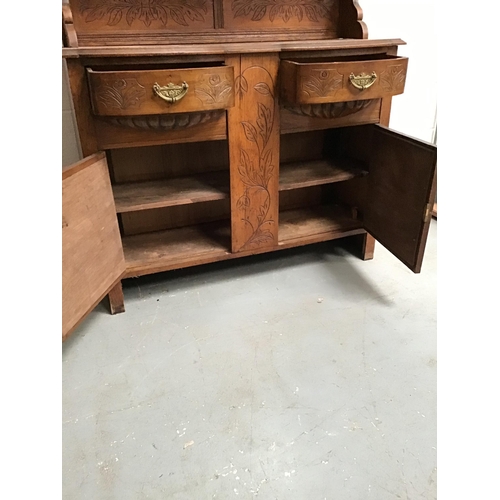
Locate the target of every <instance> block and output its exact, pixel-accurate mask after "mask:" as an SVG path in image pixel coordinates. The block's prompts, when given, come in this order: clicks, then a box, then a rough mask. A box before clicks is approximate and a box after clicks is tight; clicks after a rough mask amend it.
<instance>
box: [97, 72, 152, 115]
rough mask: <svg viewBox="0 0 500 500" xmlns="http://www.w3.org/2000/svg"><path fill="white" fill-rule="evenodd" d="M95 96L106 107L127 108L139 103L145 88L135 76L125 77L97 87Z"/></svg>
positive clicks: (144, 94)
mask: <svg viewBox="0 0 500 500" xmlns="http://www.w3.org/2000/svg"><path fill="white" fill-rule="evenodd" d="M95 96H96V99H97V100H98V101H99V102H100V103H102V104H103V105H104V107H106V108H110V109H113V108H115V109H128V108H133V107H135V106H139V105H140V103H141V102H142V101H143V99H144V97H145V96H146V89H145V88H144V87H143V86H142V85H141V84H140V83H139V82H138V81H137V80H136V79H135V78H127V79H123V80H117V81H116V82H113V84H111V85H102V86H100V87H98V88H97V89H96V91H95Z"/></svg>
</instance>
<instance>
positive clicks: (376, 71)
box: [280, 57, 408, 104]
mask: <svg viewBox="0 0 500 500" xmlns="http://www.w3.org/2000/svg"><path fill="white" fill-rule="evenodd" d="M407 67H408V59H407V58H405V57H393V58H387V59H374V60H368V61H338V62H319V63H316V62H312V63H307V62H296V61H286V60H285V61H282V62H281V68H280V69H281V95H282V97H283V98H284V100H285V101H286V102H288V103H293V104H321V103H329V102H345V101H359V100H369V99H379V98H383V97H390V96H393V95H397V94H402V93H403V91H404V86H405V81H406V71H407Z"/></svg>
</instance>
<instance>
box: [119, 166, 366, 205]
mask: <svg viewBox="0 0 500 500" xmlns="http://www.w3.org/2000/svg"><path fill="white" fill-rule="evenodd" d="M366 174H367V171H366V170H365V169H364V168H363V164H362V163H361V162H357V161H355V160H352V159H336V160H333V161H332V160H312V161H301V162H294V163H284V164H282V165H281V166H280V183H279V190H280V191H288V190H291V189H298V188H304V187H310V186H319V185H321V184H330V183H334V182H341V181H345V180H349V179H352V178H354V177H359V176H363V175H366ZM113 194H114V198H115V205H116V212H117V213H125V212H136V211H140V210H149V209H153V208H161V207H171V206H176V205H187V204H191V203H200V202H205V201H214V200H223V199H229V172H227V171H221V172H210V173H204V174H198V175H193V176H186V177H175V178H172V179H168V180H167V179H162V180H156V181H142V182H127V183H123V184H115V185H114V186H113Z"/></svg>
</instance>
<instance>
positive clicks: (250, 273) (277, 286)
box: [62, 221, 437, 500]
mask: <svg viewBox="0 0 500 500" xmlns="http://www.w3.org/2000/svg"><path fill="white" fill-rule="evenodd" d="M436 232H437V224H436V222H435V221H433V222H432V225H431V230H430V234H429V240H428V244H427V251H426V256H425V259H424V264H423V267H422V273H421V274H419V275H414V274H413V273H411V272H410V271H409V270H408V269H407V268H406V267H405V266H404V265H403V264H401V263H400V262H399V261H398V260H396V259H395V258H394V257H393V256H392V255H391V254H390V253H389V252H388V251H387V250H385V249H384V248H383V247H382V246H381V245H377V246H376V251H375V259H374V260H373V261H368V262H363V261H361V260H359V259H358V258H357V257H355V256H353V255H351V254H350V253H349V252H348V251H347V250H345V249H344V248H342V247H339V246H338V244H335V243H326V244H319V245H314V246H309V247H304V248H300V249H295V250H292V251H285V252H281V253H274V254H271V255H265V256H256V257H252V258H247V259H243V260H240V261H231V262H225V263H218V264H213V265H209V266H205V267H198V268H193V269H188V270H183V271H176V272H171V273H167V274H162V275H157V276H152V277H146V278H141V279H137V280H129V281H128V282H125V284H124V291H125V300H126V309H127V312H126V313H125V314H121V315H118V316H110V315H109V314H108V313H107V312H106V310H105V308H104V307H103V306H102V305H101V306H99V307H98V308H97V309H96V310H95V311H94V312H93V313H92V314H91V315H90V316H89V318H88V319H87V320H86V321H85V322H84V323H83V324H82V325H81V327H80V328H79V329H78V330H77V331H76V332H75V333H74V334H73V335H72V337H70V339H69V340H68V341H67V342H66V343H64V344H63V425H62V429H63V498H64V499H65V500H80V499H82V500H83V499H88V500H107V499H117V500H129V499H130V500H132V499H133V500H137V499H140V500H142V499H175V500H198V499H199V500H205V499H212V498H216V499H232V498H235V499H238V500H239V499H255V498H258V499H264V500H267V499H279V500H323V499H328V500H330V499H335V500H364V499H375V500H381V499H383V500H385V499H388V500H390V499H392V498H394V499H402V500H409V499H412V500H413V499H426V500H430V499H435V498H436V370H437V366H436V364H437V361H436Z"/></svg>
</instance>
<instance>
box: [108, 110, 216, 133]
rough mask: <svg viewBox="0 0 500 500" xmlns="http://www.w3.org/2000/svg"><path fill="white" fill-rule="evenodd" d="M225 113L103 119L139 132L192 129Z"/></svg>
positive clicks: (207, 112)
mask: <svg viewBox="0 0 500 500" xmlns="http://www.w3.org/2000/svg"><path fill="white" fill-rule="evenodd" d="M224 113H225V111H224V110H223V109H218V110H215V111H203V112H199V113H173V114H165V115H148V116H116V117H110V118H105V120H106V121H108V122H110V123H112V124H114V125H119V126H121V127H128V128H135V129H141V130H177V129H182V128H189V127H194V126H195V125H200V124H202V123H207V122H209V121H212V120H216V119H217V118H220V117H221V116H222V115H223V114H224Z"/></svg>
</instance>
